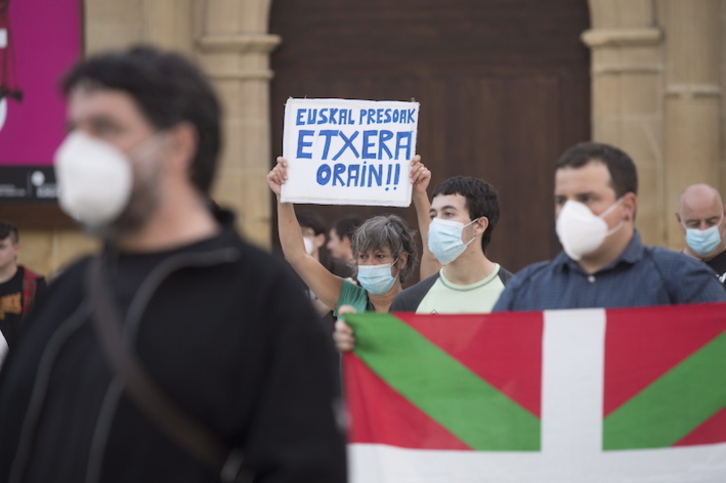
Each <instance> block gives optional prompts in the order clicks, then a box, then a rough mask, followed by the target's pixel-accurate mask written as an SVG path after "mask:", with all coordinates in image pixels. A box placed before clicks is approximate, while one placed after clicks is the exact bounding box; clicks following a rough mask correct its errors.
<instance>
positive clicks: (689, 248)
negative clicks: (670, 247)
mask: <svg viewBox="0 0 726 483" xmlns="http://www.w3.org/2000/svg"><path fill="white" fill-rule="evenodd" d="M724 215H726V206H724V203H723V200H722V199H721V195H720V194H719V192H718V190H717V189H716V188H714V187H713V186H709V185H707V184H693V185H690V186H689V187H687V188H686V189H685V190H683V193H681V197H680V200H679V203H678V211H677V212H676V219H677V220H678V225H679V226H680V227H681V230H682V231H683V234H684V236H685V237H686V248H685V249H684V250H683V253H685V254H686V255H689V256H691V257H693V258H698V259H699V260H703V261H704V262H705V263H706V264H707V265H708V266H709V267H711V268H712V269H713V270H714V271H715V272H716V276H717V277H718V279H719V281H720V282H721V283H722V284H724V287H726V216H724Z"/></svg>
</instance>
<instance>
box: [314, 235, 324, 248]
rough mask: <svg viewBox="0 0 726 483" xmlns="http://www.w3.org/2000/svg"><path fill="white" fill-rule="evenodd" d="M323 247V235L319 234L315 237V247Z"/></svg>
mask: <svg viewBox="0 0 726 483" xmlns="http://www.w3.org/2000/svg"><path fill="white" fill-rule="evenodd" d="M323 245H325V233H320V234H319V235H315V247H316V248H320V247H322V246H323Z"/></svg>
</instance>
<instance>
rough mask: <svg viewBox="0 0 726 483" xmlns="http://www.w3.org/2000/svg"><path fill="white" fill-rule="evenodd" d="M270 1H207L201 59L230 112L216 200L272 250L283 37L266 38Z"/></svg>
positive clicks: (199, 43) (251, 235) (248, 233)
mask: <svg viewBox="0 0 726 483" xmlns="http://www.w3.org/2000/svg"><path fill="white" fill-rule="evenodd" d="M269 11H270V0H247V1H243V0H206V1H204V5H203V16H202V25H201V30H202V32H201V35H200V36H199V37H198V39H197V48H198V52H199V60H200V62H201V63H202V65H203V66H204V68H205V70H206V72H207V73H208V74H209V75H210V77H211V78H212V79H213V81H214V83H215V86H216V88H217V90H218V92H219V94H220V97H221V98H222V102H223V105H224V110H225V129H224V136H225V149H224V153H223V156H222V159H221V165H220V169H219V174H218V176H217V182H216V185H215V189H214V196H215V199H216V200H217V201H218V202H219V203H220V204H223V205H228V206H232V207H234V208H235V209H236V210H237V212H238V215H239V216H240V228H241V229H242V231H243V232H244V233H245V235H246V237H247V238H248V239H250V240H251V241H253V242H256V243H258V244H259V245H261V246H264V247H270V246H271V240H270V223H271V211H270V210H271V206H270V202H269V199H270V194H269V189H268V187H267V183H266V181H265V175H266V174H267V172H268V171H269V169H270V166H271V162H272V160H271V153H270V143H271V133H270V100H269V95H270V94H269V89H270V87H269V84H270V79H272V71H271V70H270V68H269V58H270V52H272V50H273V49H274V48H275V47H276V46H277V45H278V44H279V43H280V38H279V37H278V36H275V35H269V34H267V28H268V17H269Z"/></svg>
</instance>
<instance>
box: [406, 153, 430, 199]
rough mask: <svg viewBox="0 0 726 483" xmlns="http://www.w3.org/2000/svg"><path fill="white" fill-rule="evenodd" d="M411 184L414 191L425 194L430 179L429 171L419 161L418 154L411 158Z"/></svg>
mask: <svg viewBox="0 0 726 483" xmlns="http://www.w3.org/2000/svg"><path fill="white" fill-rule="evenodd" d="M410 178H411V184H412V185H413V190H414V192H416V193H423V194H426V189H427V188H428V187H429V182H430V181H431V171H429V169H428V168H427V167H426V166H424V164H423V163H422V162H421V156H419V155H418V154H417V155H416V156H414V157H413V159H412V160H411V174H410Z"/></svg>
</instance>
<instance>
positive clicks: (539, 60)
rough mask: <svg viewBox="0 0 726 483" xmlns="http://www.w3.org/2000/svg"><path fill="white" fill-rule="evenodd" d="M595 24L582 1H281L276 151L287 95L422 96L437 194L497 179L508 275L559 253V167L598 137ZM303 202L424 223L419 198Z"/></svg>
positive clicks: (276, 6)
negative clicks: (591, 40) (591, 43)
mask: <svg viewBox="0 0 726 483" xmlns="http://www.w3.org/2000/svg"><path fill="white" fill-rule="evenodd" d="M587 28H588V10H587V2H585V1H584V0H548V1H546V2H543V1H542V0H448V1H446V2H442V1H440V0H397V1H395V2H391V1H390V0H389V1H384V0H369V1H366V2H360V1H353V0H345V1H344V0H305V1H299V0H274V1H273V6H272V15H271V27H270V30H271V32H272V33H275V34H278V35H280V36H281V37H282V44H281V46H280V47H279V48H278V50H277V51H275V53H274V54H273V56H272V68H273V70H274V71H275V79H274V80H273V83H272V95H271V102H272V106H271V108H272V120H273V153H276V154H278V153H281V150H282V120H283V111H284V104H285V101H286V99H287V98H289V97H344V98H355V99H377V100H383V99H390V100H410V99H411V98H415V99H416V100H417V101H419V102H420V103H421V112H420V121H419V133H418V146H417V151H418V153H419V154H421V155H422V157H423V159H424V162H425V164H426V165H427V166H428V167H429V168H431V170H432V172H433V179H432V184H431V187H430V190H432V189H433V187H434V186H435V185H436V184H437V183H438V182H440V181H442V180H443V179H445V178H447V177H449V176H454V175H467V176H475V177H479V178H482V179H485V180H487V181H489V182H490V183H492V184H493V185H494V186H496V187H497V189H498V191H499V195H500V200H501V201H500V202H501V208H502V216H501V219H500V222H499V224H498V226H497V227H496V230H495V231H494V234H493V237H492V243H491V245H490V247H489V250H488V253H487V254H488V256H489V257H490V258H491V259H492V260H494V261H497V262H499V263H501V264H502V265H503V266H504V267H506V268H508V269H509V270H512V271H517V270H519V269H521V268H522V267H524V266H525V265H527V264H529V263H532V262H535V261H539V260H544V259H549V258H551V257H552V256H553V255H555V254H556V253H557V252H558V251H559V250H560V247H559V244H558V242H557V238H556V236H555V233H554V216H553V202H552V189H553V178H554V170H553V166H554V163H555V161H556V160H557V158H558V156H559V155H560V153H561V152H562V151H563V150H564V149H565V148H567V147H569V146H570V145H572V144H574V143H576V142H579V141H583V140H586V139H588V138H589V135H590V94H589V92H590V76H589V64H590V60H589V51H588V49H587V48H586V47H585V46H584V45H583V44H582V42H581V41H580V34H581V33H582V32H583V31H584V30H586V29H587ZM272 162H273V160H271V163H272ZM306 208H312V209H313V210H315V211H318V212H319V213H320V214H322V215H323V216H324V217H325V219H326V220H329V221H332V220H334V219H336V218H338V217H340V216H343V215H344V214H349V213H350V214H357V215H359V216H362V217H369V216H373V215H375V214H380V213H386V212H392V213H397V214H400V215H402V216H404V217H405V218H406V219H407V220H408V222H409V223H410V224H411V225H412V226H414V227H415V226H416V218H415V213H414V208H413V206H411V207H410V208H408V209H387V208H379V207H347V206H344V207H341V206H337V207H332V206H325V207H306ZM273 230H275V233H274V234H273V239H274V240H277V233H276V229H275V228H273Z"/></svg>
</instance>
